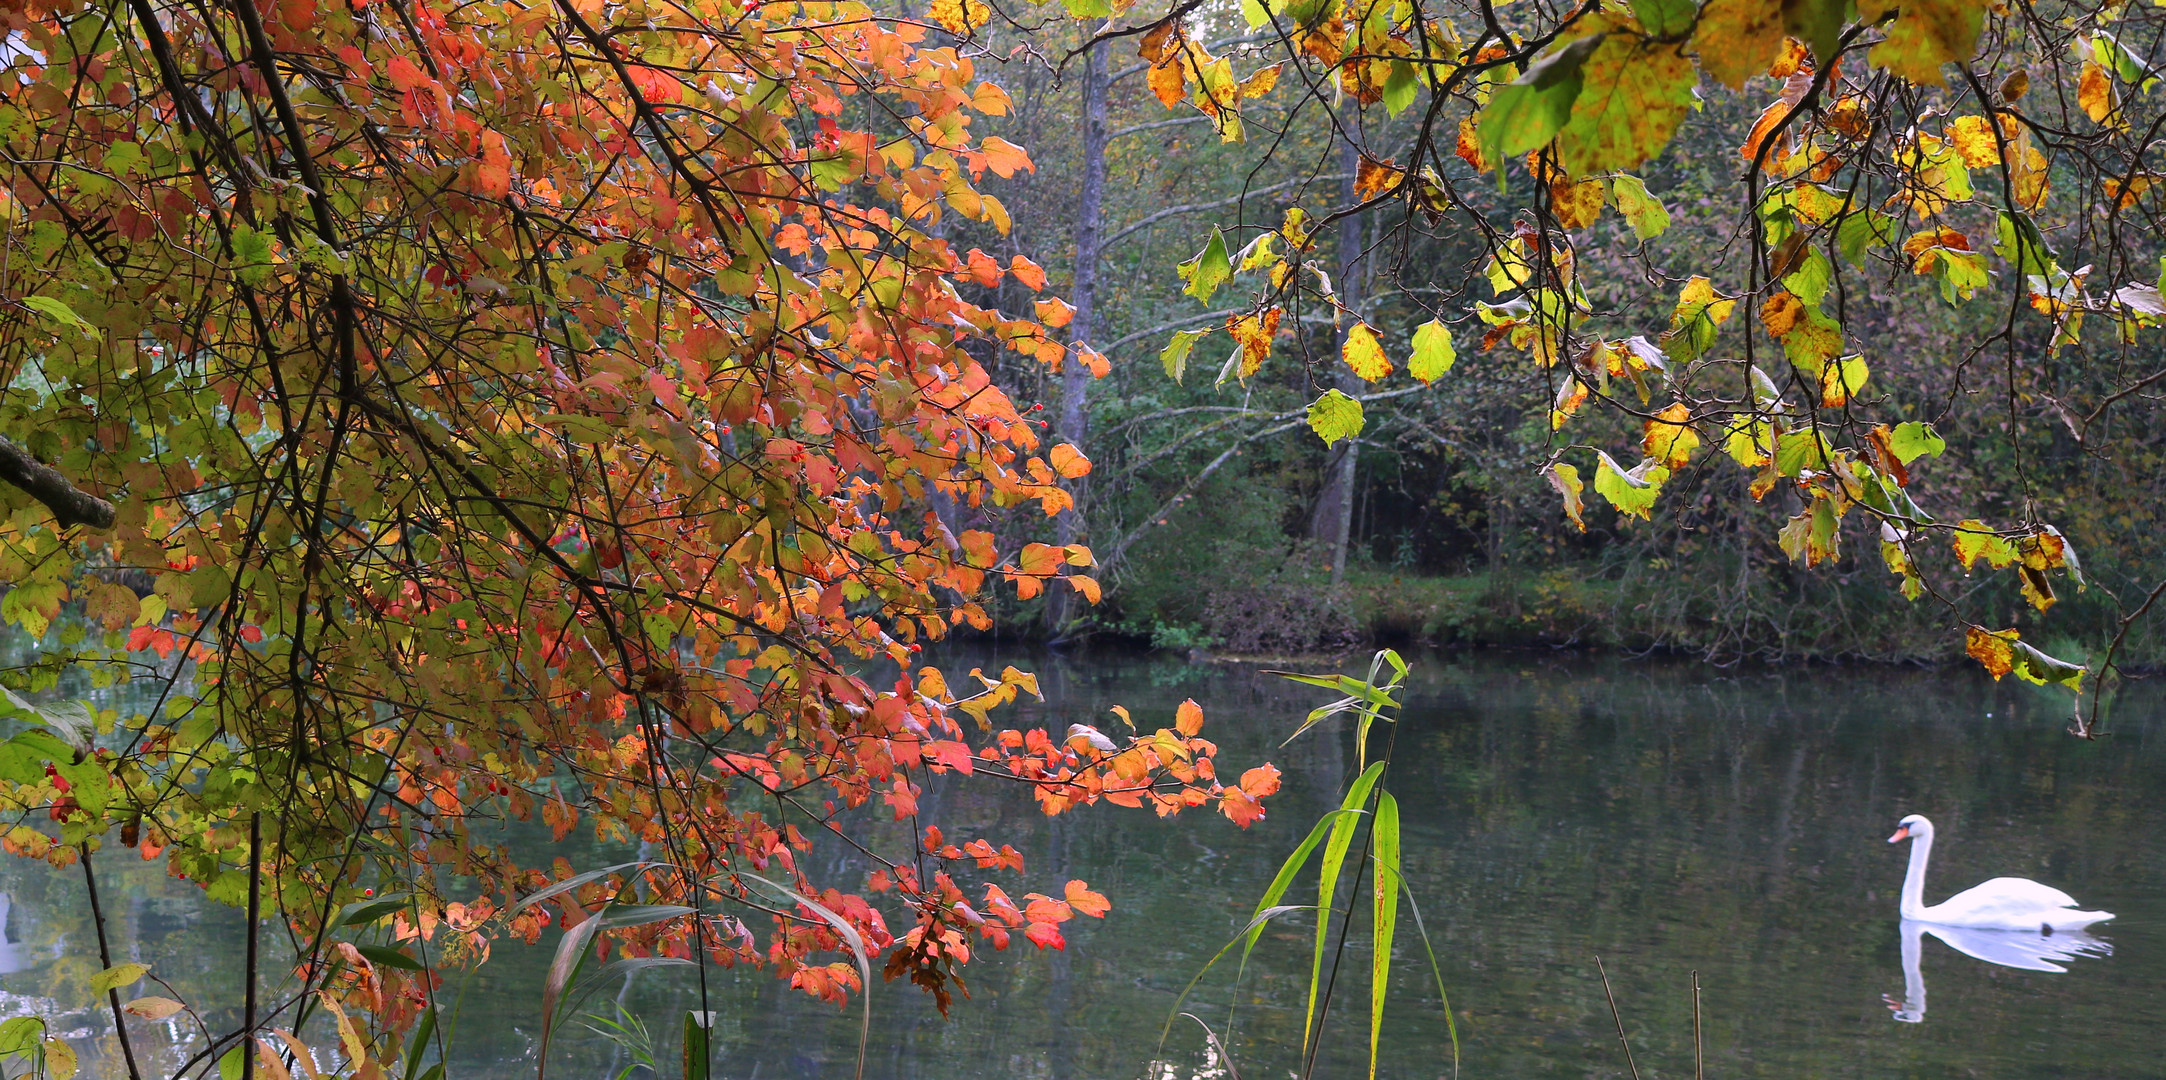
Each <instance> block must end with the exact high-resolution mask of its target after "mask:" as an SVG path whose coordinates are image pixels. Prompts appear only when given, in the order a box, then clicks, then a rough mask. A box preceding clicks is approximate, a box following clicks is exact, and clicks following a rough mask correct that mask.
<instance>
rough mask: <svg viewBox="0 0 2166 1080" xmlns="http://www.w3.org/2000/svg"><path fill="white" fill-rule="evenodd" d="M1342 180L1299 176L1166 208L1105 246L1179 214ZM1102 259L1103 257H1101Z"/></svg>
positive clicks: (1121, 233)
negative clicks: (1213, 198)
mask: <svg viewBox="0 0 2166 1080" xmlns="http://www.w3.org/2000/svg"><path fill="white" fill-rule="evenodd" d="M1341 179H1344V177H1341V176H1338V175H1330V176H1297V177H1295V178H1293V179H1292V180H1282V181H1280V182H1278V183H1276V184H1271V185H1268V186H1266V187H1260V188H1253V189H1250V190H1248V191H1244V192H1242V193H1241V194H1239V195H1236V196H1234V197H1233V198H1230V199H1219V200H1218V201H1216V202H1203V203H1187V204H1184V205H1181V206H1169V207H1166V208H1165V209H1164V210H1160V211H1158V212H1157V213H1155V214H1149V215H1146V216H1145V217H1144V218H1143V219H1142V220H1140V221H1137V222H1136V223H1135V224H1133V225H1130V226H1128V227H1127V228H1125V229H1121V230H1119V231H1118V232H1115V233H1114V234H1113V235H1111V236H1108V237H1106V240H1105V246H1106V247H1107V248H1110V247H1112V246H1113V244H1114V242H1115V241H1117V240H1119V239H1121V238H1122V237H1124V236H1127V235H1129V234H1130V233H1133V232H1135V231H1136V230H1138V229H1143V228H1147V227H1149V226H1151V225H1154V224H1156V223H1158V222H1160V221H1164V220H1165V219H1167V218H1169V217H1174V216H1176V215H1179V214H1196V213H1201V212H1203V211H1205V210H1217V209H1220V208H1222V207H1227V206H1232V205H1233V204H1235V203H1238V202H1242V201H1244V200H1247V199H1253V198H1256V197H1257V196H1259V195H1269V194H1271V193H1272V192H1275V191H1284V190H1286V189H1287V188H1290V187H1299V186H1301V185H1302V184H1319V183H1322V182H1324V181H1326V180H1341ZM1102 250H1103V249H1101V251H1102ZM1101 257H1103V256H1102V255H1101Z"/></svg>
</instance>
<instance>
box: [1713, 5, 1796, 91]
mask: <svg viewBox="0 0 2166 1080" xmlns="http://www.w3.org/2000/svg"><path fill="white" fill-rule="evenodd" d="M1782 8H1783V5H1781V4H1770V3H1767V2H1766V0H1708V2H1707V6H1706V7H1704V8H1702V9H1701V10H1700V18H1699V24H1698V26H1697V27H1696V28H1695V29H1694V30H1693V34H1692V46H1693V48H1694V49H1696V50H1698V51H1699V54H1700V67H1702V68H1703V69H1705V70H1706V71H1707V73H1708V74H1709V75H1712V76H1714V77H1715V78H1716V79H1718V80H1720V81H1721V82H1724V83H1727V84H1729V87H1730V89H1732V90H1741V89H1743V88H1744V86H1745V80H1746V79H1749V78H1752V77H1753V76H1755V75H1759V74H1761V73H1763V72H1765V71H1767V70H1768V67H1769V65H1771V64H1772V63H1774V61H1775V60H1776V59H1777V57H1778V56H1780V54H1781V53H1782V51H1783V26H1782Z"/></svg>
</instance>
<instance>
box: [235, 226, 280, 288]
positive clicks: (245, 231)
mask: <svg viewBox="0 0 2166 1080" xmlns="http://www.w3.org/2000/svg"><path fill="white" fill-rule="evenodd" d="M272 262H273V256H272V254H271V237H270V234H269V233H262V232H257V231H256V230H254V229H251V228H249V227H248V226H246V225H243V224H241V223H240V222H237V221H236V222H234V223H233V269H234V272H235V273H236V274H238V275H239V276H240V279H241V283H242V284H243V285H260V284H262V283H263V279H264V278H266V277H268V276H270V273H271V266H272Z"/></svg>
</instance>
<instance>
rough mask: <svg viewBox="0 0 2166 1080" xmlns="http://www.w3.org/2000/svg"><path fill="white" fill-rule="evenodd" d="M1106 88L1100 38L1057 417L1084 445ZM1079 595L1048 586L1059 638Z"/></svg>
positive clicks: (1067, 532) (1079, 490)
mask: <svg viewBox="0 0 2166 1080" xmlns="http://www.w3.org/2000/svg"><path fill="white" fill-rule="evenodd" d="M1106 89H1107V87H1106V47H1105V45H1104V44H1103V43H1100V44H1098V45H1094V46H1092V47H1091V51H1090V53H1089V56H1088V58H1087V59H1086V60H1085V62H1084V67H1083V190H1082V192H1081V195H1080V198H1079V199H1078V200H1077V203H1076V225H1075V284H1074V285H1073V286H1072V287H1071V288H1070V289H1069V291H1068V302H1069V303H1070V304H1073V305H1075V317H1074V318H1073V319H1072V320H1070V321H1069V323H1068V344H1069V354H1068V360H1067V363H1066V365H1065V366H1063V367H1062V368H1061V379H1060V415H1059V416H1058V417H1057V418H1056V419H1055V430H1056V431H1057V432H1058V433H1059V435H1060V438H1061V440H1062V441H1064V442H1069V443H1073V444H1075V446H1076V448H1077V449H1079V450H1080V449H1083V448H1084V445H1085V443H1084V440H1085V438H1086V437H1088V436H1089V434H1090V392H1091V373H1090V368H1089V366H1087V365H1085V364H1084V363H1083V361H1082V357H1080V356H1079V355H1077V353H1076V350H1077V349H1080V348H1081V347H1082V346H1084V345H1086V344H1088V343H1089V342H1090V340H1091V336H1092V335H1093V334H1094V333H1095V332H1096V330H1097V326H1096V322H1097V315H1098V247H1099V234H1100V232H1101V228H1102V226H1103V224H1104V222H1103V220H1102V219H1103V217H1104V203H1105V187H1106ZM1088 479H1089V478H1088V477H1078V478H1076V479H1074V480H1070V481H1068V493H1069V495H1071V496H1073V497H1074V498H1075V503H1076V505H1075V506H1074V507H1073V508H1070V509H1067V510H1063V511H1061V513H1060V516H1058V517H1057V518H1055V519H1054V521H1053V534H1054V536H1055V538H1056V539H1058V540H1059V541H1060V543H1062V544H1073V543H1076V542H1078V541H1079V540H1081V539H1082V538H1083V536H1084V534H1085V526H1084V521H1083V502H1084V499H1085V498H1086V497H1087V494H1088V491H1087V484H1088ZM1079 601H1080V598H1079V597H1078V596H1077V594H1076V592H1075V590H1074V589H1071V588H1068V587H1067V586H1065V585H1060V586H1055V587H1054V588H1052V589H1049V590H1047V597H1046V605H1045V623H1046V630H1047V631H1048V632H1049V633H1050V634H1051V635H1052V636H1053V638H1054V640H1056V641H1057V640H1060V639H1061V638H1064V637H1067V636H1068V632H1069V630H1070V629H1071V627H1072V624H1073V623H1075V622H1076V621H1077V618H1078V616H1079V615H1080V614H1081V608H1082V606H1083V605H1082V604H1081V603H1080V602H1079Z"/></svg>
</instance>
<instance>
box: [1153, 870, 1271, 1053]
mask: <svg viewBox="0 0 2166 1080" xmlns="http://www.w3.org/2000/svg"><path fill="white" fill-rule="evenodd" d="M1307 910H1309V906H1308V905H1307V904H1280V905H1279V906H1277V907H1270V908H1265V909H1263V910H1262V911H1259V912H1257V913H1256V917H1255V918H1252V919H1250V920H1249V921H1248V925H1247V926H1244V927H1242V928H1241V930H1240V932H1239V933H1237V934H1235V935H1234V936H1233V937H1232V938H1230V939H1228V940H1227V942H1226V944H1224V945H1221V946H1219V949H1218V951H1217V952H1215V953H1212V954H1211V958H1210V959H1209V960H1206V961H1204V964H1203V967H1202V969H1200V970H1198V971H1197V972H1196V977H1195V978H1192V979H1190V980H1188V985H1187V986H1184V987H1182V988H1181V996H1180V997H1177V998H1174V999H1173V1011H1172V1012H1170V1013H1168V1014H1166V1026H1165V1027H1163V1028H1161V1029H1159V1032H1158V1049H1159V1052H1160V1053H1164V1052H1165V1049H1166V1036H1168V1035H1170V1034H1172V1032H1173V1022H1174V1021H1175V1020H1177V1019H1179V1018H1180V1017H1181V1016H1183V1015H1185V1014H1183V1013H1182V1012H1181V1006H1182V1004H1183V1003H1185V1002H1187V1001H1188V995H1189V993H1190V992H1192V991H1194V990H1195V989H1196V984H1197V983H1199V982H1202V981H1203V976H1204V973H1205V972H1208V971H1210V970H1211V965H1213V964H1216V963H1218V962H1219V960H1220V959H1221V958H1223V957H1224V956H1225V955H1226V953H1227V952H1229V951H1231V950H1232V949H1233V947H1234V944H1235V943H1236V942H1239V941H1240V940H1241V939H1242V938H1244V937H1245V938H1248V939H1249V940H1250V941H1251V942H1253V941H1254V940H1255V939H1256V935H1257V934H1260V933H1262V932H1263V928H1264V924H1265V923H1268V922H1270V921H1271V920H1273V919H1276V918H1278V917H1279V916H1281V915H1284V914H1286V913H1287V912H1289V911H1307ZM1241 962H1242V963H1243V964H1244V965H1245V964H1247V962H1248V953H1247V952H1245V951H1244V952H1243V953H1242V954H1241ZM1199 1023H1200V1021H1199Z"/></svg>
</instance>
